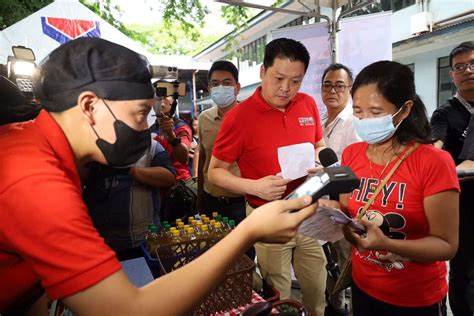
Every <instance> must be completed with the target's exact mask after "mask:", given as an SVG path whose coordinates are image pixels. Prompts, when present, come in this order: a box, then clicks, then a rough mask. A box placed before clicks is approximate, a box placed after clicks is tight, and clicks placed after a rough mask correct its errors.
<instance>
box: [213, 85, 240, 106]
mask: <svg viewBox="0 0 474 316" xmlns="http://www.w3.org/2000/svg"><path fill="white" fill-rule="evenodd" d="M211 99H212V101H214V103H215V104H217V106H218V107H220V108H226V107H228V106H229V105H231V104H232V103H234V102H235V88H234V87H233V86H222V85H221V86H217V87H214V88H211Z"/></svg>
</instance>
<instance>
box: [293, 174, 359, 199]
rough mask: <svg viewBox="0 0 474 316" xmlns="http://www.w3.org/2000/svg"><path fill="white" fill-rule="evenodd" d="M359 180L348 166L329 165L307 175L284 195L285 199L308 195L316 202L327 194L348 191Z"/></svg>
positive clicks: (353, 187) (356, 185)
mask: <svg viewBox="0 0 474 316" xmlns="http://www.w3.org/2000/svg"><path fill="white" fill-rule="evenodd" d="M359 184H360V180H359V178H357V176H356V175H355V174H354V173H353V172H352V170H351V169H350V168H349V167H330V168H324V169H322V170H321V171H318V172H317V173H316V174H315V175H314V176H310V177H308V179H307V180H306V181H305V182H303V183H302V184H301V185H300V186H299V187H297V188H296V189H295V190H293V192H291V193H290V194H288V195H287V196H286V197H285V200H289V199H297V198H299V197H302V196H305V195H310V196H311V197H312V199H313V201H312V203H314V202H316V201H317V200H318V199H319V198H320V197H322V196H324V195H328V194H339V193H349V192H351V191H352V190H354V189H356V188H358V187H359Z"/></svg>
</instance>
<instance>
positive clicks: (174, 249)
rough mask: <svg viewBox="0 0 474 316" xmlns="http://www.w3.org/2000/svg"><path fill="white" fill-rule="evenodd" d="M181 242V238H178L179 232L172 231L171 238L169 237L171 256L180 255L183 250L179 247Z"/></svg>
mask: <svg viewBox="0 0 474 316" xmlns="http://www.w3.org/2000/svg"><path fill="white" fill-rule="evenodd" d="M181 242H182V238H181V236H180V232H179V230H173V236H172V237H171V253H172V254H173V255H180V254H182V252H183V250H182V248H181V247H180V244H181Z"/></svg>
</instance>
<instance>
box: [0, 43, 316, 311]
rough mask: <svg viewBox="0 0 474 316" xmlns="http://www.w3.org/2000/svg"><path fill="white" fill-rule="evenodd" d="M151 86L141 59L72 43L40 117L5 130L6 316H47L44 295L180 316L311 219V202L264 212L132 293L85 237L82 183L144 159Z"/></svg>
mask: <svg viewBox="0 0 474 316" xmlns="http://www.w3.org/2000/svg"><path fill="white" fill-rule="evenodd" d="M150 79H151V75H150V71H149V66H148V62H147V61H146V59H145V58H144V57H141V56H140V55H138V54H136V53H134V52H133V51H131V50H129V49H127V48H125V47H122V46H119V45H117V44H114V43H111V42H108V41H105V40H102V39H97V38H82V39H77V40H74V41H71V42H69V43H67V44H65V45H63V46H61V47H59V48H58V49H56V50H55V51H53V52H52V53H51V54H50V55H49V57H48V58H47V59H46V60H45V61H44V62H42V63H41V64H40V71H39V75H38V76H37V78H36V86H37V87H38V91H37V93H38V95H39V96H40V99H41V102H42V105H43V107H44V108H45V109H46V110H42V111H41V112H40V114H39V115H38V117H37V118H36V119H35V120H32V121H28V122H26V123H15V124H9V125H5V126H2V127H0V148H2V155H1V158H0V159H1V161H0V174H1V175H2V181H1V182H0V280H1V282H0V313H1V314H2V315H12V314H13V315H17V314H24V313H25V312H30V313H31V314H33V315H44V314H45V311H46V308H47V304H46V295H47V296H48V297H49V298H51V299H62V300H63V302H64V304H65V305H66V306H67V307H69V308H70V309H71V310H72V311H73V313H75V314H83V315H109V314H110V315H123V314H127V315H148V314H155V315H170V314H184V313H187V312H189V311H190V310H191V309H192V308H193V306H195V305H196V304H197V303H198V301H199V299H201V298H202V297H203V296H204V295H205V294H206V293H207V292H208V291H210V289H211V288H212V286H213V284H214V283H215V282H216V281H217V280H218V279H219V278H220V276H221V275H222V274H223V272H224V271H225V269H226V267H227V266H228V265H229V264H230V263H231V262H232V261H233V260H234V259H235V258H236V257H237V256H238V255H239V253H240V252H242V251H244V250H245V249H247V248H248V247H249V246H250V245H251V244H253V243H254V242H256V241H257V240H266V241H273V242H285V241H287V240H289V238H291V237H292V236H293V235H294V234H295V232H296V229H297V226H298V225H299V224H300V223H301V221H303V220H304V219H305V218H306V217H308V216H310V215H311V214H313V213H314V211H315V207H316V205H312V206H308V205H309V203H310V199H309V198H308V197H305V198H301V199H298V200H291V201H278V202H274V203H273V204H267V205H265V206H264V207H262V210H261V211H255V212H254V213H253V214H252V216H250V217H248V218H247V219H246V220H245V221H244V222H242V224H241V225H239V226H238V227H237V228H236V229H235V230H234V231H233V232H232V233H230V234H229V235H228V236H227V237H226V238H224V240H223V241H222V242H220V243H218V244H217V245H215V246H214V247H213V248H212V249H211V250H209V251H208V252H207V253H205V254H203V255H202V256H201V257H200V258H198V259H197V260H195V261H193V262H192V263H190V264H188V265H186V266H185V267H184V268H182V269H179V270H177V271H175V272H172V273H170V274H168V275H166V276H163V277H161V278H159V279H157V280H155V281H154V282H152V283H150V284H149V285H147V286H145V287H143V288H141V289H137V288H135V287H134V286H133V285H132V284H131V283H130V282H129V281H128V279H127V277H126V276H125V274H124V272H123V271H122V269H121V265H120V263H119V262H118V260H117V259H116V258H115V254H114V252H113V251H112V250H110V248H108V247H107V246H106V245H105V243H104V241H103V239H102V238H101V237H100V236H99V234H98V233H97V231H96V230H95V228H94V226H93V225H92V222H91V219H90V217H89V216H88V212H87V209H86V206H85V205H84V202H83V201H82V198H81V188H82V184H81V183H83V181H84V178H85V170H86V169H87V168H86V166H87V165H88V164H89V163H91V162H93V161H97V162H100V163H102V164H107V165H109V166H114V167H127V166H130V165H132V164H134V163H135V162H136V161H137V160H138V159H139V158H140V157H141V156H142V155H143V153H144V152H145V151H146V150H147V148H148V146H149V145H150V140H151V137H150V133H149V130H148V126H147V115H148V113H149V111H150V109H151V107H152V105H153V97H154V92H153V89H152V86H151V83H150ZM301 208H304V209H303V210H301V211H299V212H293V213H290V210H291V209H301ZM269 213H270V214H271V215H272V216H269ZM197 272H199V273H197ZM43 289H44V290H43ZM171 289H172V290H171ZM45 292H46V295H45V294H44V293H45Z"/></svg>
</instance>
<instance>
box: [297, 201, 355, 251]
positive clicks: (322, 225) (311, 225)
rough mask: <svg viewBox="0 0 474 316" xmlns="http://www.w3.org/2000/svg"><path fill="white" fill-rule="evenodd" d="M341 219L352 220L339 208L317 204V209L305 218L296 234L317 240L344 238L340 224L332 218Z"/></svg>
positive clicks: (334, 240)
mask: <svg viewBox="0 0 474 316" xmlns="http://www.w3.org/2000/svg"><path fill="white" fill-rule="evenodd" d="M335 217H337V218H340V219H341V220H342V221H352V219H351V218H350V217H348V216H347V215H346V214H344V213H343V212H342V211H341V210H339V209H335V208H330V207H325V206H319V207H318V211H317V212H316V213H315V214H314V215H313V216H311V217H309V218H307V219H306V220H305V221H304V222H303V223H302V224H301V226H300V228H299V229H298V234H301V235H305V236H308V237H312V238H314V239H317V240H324V241H330V242H336V241H338V240H340V239H342V238H344V234H343V232H342V225H341V224H337V223H336V221H335V220H334V218H335Z"/></svg>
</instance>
